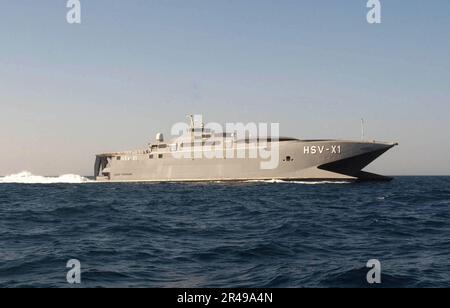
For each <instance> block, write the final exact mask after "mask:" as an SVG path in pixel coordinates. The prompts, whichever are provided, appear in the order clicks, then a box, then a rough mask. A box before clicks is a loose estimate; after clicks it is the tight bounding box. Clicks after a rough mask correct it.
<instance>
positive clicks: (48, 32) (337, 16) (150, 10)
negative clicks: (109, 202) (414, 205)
mask: <svg viewBox="0 0 450 308" xmlns="http://www.w3.org/2000/svg"><path fill="white" fill-rule="evenodd" d="M81 3H82V23H81V24H80V25H69V24H68V23H67V22H66V13H67V10H68V9H67V8H66V1H65V0H40V1H36V0H0V38H1V40H0V107H1V112H0V158H1V159H0V175H7V174H12V173H17V172H20V171H24V170H28V171H31V172H33V173H34V174H40V175H60V174H66V173H75V174H81V175H92V173H93V165H94V159H95V154H96V153H99V152H107V151H115V150H130V149H135V148H143V147H145V146H146V144H147V143H148V142H150V141H153V140H154V138H155V134H156V133H157V132H159V131H162V132H164V133H166V135H167V134H168V132H169V131H170V128H171V126H172V124H174V123H176V122H179V121H184V120H185V115H186V114H190V113H194V114H200V113H201V114H203V115H204V116H205V119H206V121H213V122H220V123H225V122H244V123H247V122H278V123H280V126H281V132H282V135H287V136H292V137H298V138H308V139H310V138H314V139H315V138H343V139H356V140H358V139H359V137H360V118H361V117H363V118H365V120H366V136H367V138H370V139H377V140H382V141H397V142H399V143H400V147H398V148H395V149H393V150H391V151H390V152H388V153H387V154H385V155H384V156H383V157H382V158H380V159H379V160H378V161H377V162H376V163H374V164H373V165H372V166H371V167H370V168H369V170H371V171H374V172H380V173H383V174H388V175H403V174H405V175H416V174H417V175H421V174H424V175H428V174H445V175H450V137H449V135H450V122H449V119H450V1H448V0H433V1H419V0H411V1H407V0H384V1H383V0H382V1H381V3H382V24H379V25H371V24H368V23H367V21H366V14H367V12H368V9H367V8H366V3H367V1H365V0H342V1H329V0H308V1H306V0H305V1H301V0H257V1H256V0H227V1H225V0H214V1H211V0H129V1H119V0H81Z"/></svg>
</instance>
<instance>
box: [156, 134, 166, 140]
mask: <svg viewBox="0 0 450 308" xmlns="http://www.w3.org/2000/svg"><path fill="white" fill-rule="evenodd" d="M156 141H157V142H164V135H163V134H162V133H157V134H156Z"/></svg>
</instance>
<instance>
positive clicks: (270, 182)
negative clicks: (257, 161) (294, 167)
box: [246, 180, 351, 185]
mask: <svg viewBox="0 0 450 308" xmlns="http://www.w3.org/2000/svg"><path fill="white" fill-rule="evenodd" d="M246 182H247V183H268V184H302V185H321V184H351V182H350V181H284V180H250V181H246Z"/></svg>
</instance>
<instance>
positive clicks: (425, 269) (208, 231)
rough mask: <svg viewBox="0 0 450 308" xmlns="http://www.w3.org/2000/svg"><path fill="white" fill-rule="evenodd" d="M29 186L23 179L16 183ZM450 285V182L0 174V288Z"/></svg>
mask: <svg viewBox="0 0 450 308" xmlns="http://www.w3.org/2000/svg"><path fill="white" fill-rule="evenodd" d="M23 183H28V184H23ZM74 258H75V259H78V260H79V261H80V262H81V285H80V286H81V287H369V285H368V283H367V281H366V274H367V272H368V271H369V269H368V268H366V263H367V261H368V260H369V259H378V260H379V261H380V262H381V264H382V269H381V278H382V283H381V285H380V286H381V287H450V177H398V178H395V180H394V181H392V182H390V183H346V182H340V183H320V182H318V183H302V182H296V183H284V182H276V181H268V182H245V183H204V184H199V183H197V184H181V183H171V184H98V183H91V182H90V181H89V180H88V179H86V178H83V177H79V176H75V175H68V176H62V177H55V178H45V177H35V176H33V175H31V174H29V173H22V174H19V175H15V176H10V177H7V178H0V287H69V285H68V283H67V281H66V274H67V271H68V270H69V269H67V268H66V263H67V261H68V260H69V259H74Z"/></svg>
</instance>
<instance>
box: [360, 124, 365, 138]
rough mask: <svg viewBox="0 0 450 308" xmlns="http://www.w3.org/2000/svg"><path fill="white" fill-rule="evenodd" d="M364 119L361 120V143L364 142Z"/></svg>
mask: <svg viewBox="0 0 450 308" xmlns="http://www.w3.org/2000/svg"><path fill="white" fill-rule="evenodd" d="M364 124H365V123H364V118H361V141H364V134H365V131H364Z"/></svg>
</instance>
